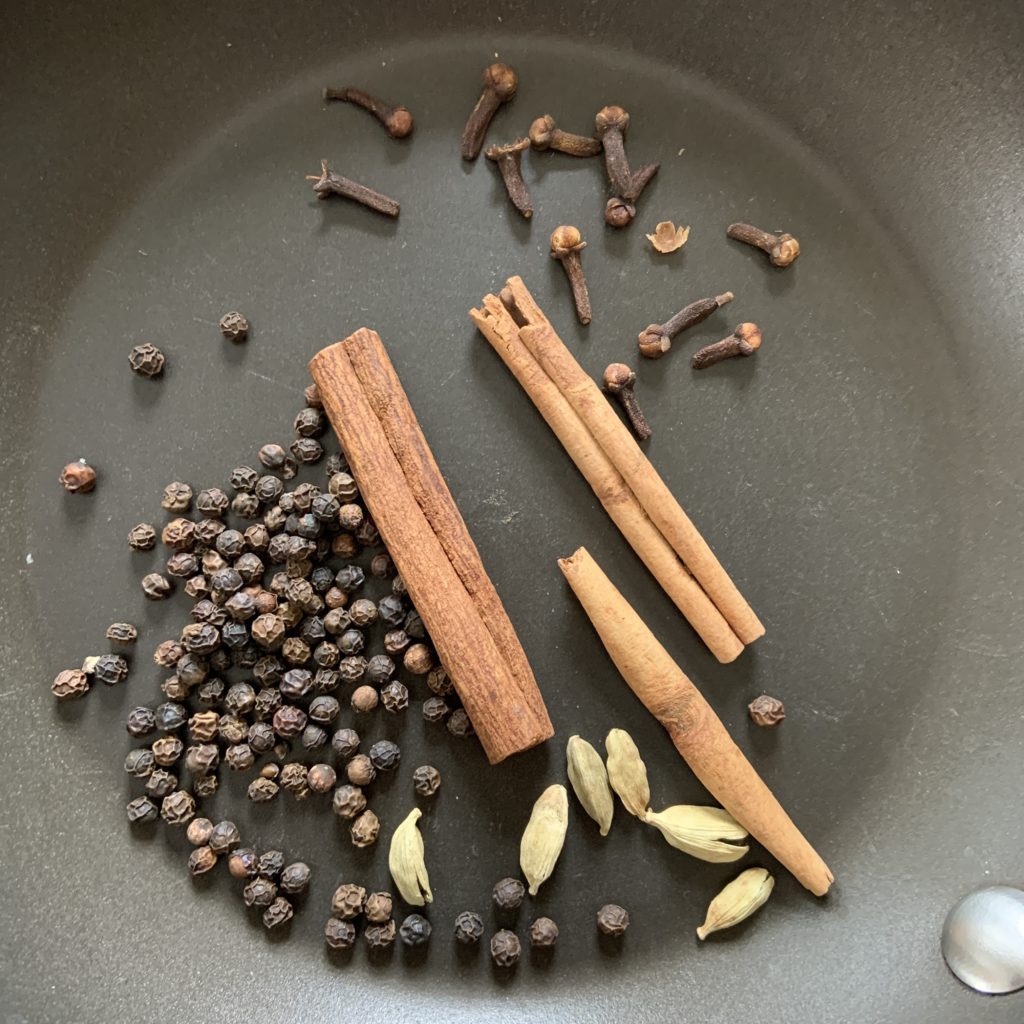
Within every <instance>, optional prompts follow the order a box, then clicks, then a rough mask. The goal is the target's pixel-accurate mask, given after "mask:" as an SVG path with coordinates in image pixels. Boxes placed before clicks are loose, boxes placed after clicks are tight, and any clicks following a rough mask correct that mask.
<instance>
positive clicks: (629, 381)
mask: <svg viewBox="0 0 1024 1024" xmlns="http://www.w3.org/2000/svg"><path fill="white" fill-rule="evenodd" d="M635 385H636V373H635V371H633V370H631V369H630V368H629V367H628V366H627V365H626V364H625V363H609V365H608V366H607V367H605V371H604V385H603V388H604V391H605V393H606V394H609V395H612V396H613V397H614V398H615V399H616V400H617V401H618V403H619V405H621V406H622V408H623V409H624V410H625V413H626V416H627V418H628V419H629V425H630V426H631V427H632V428H633V433H634V434H636V436H637V437H639V438H640V440H641V441H646V440H647V438H649V437H650V436H651V428H650V425H649V424H648V422H647V418H646V417H645V416H644V414H643V413H642V412H641V411H640V406H639V405H638V404H637V400H636V393H635V391H634V390H633V389H634V386H635Z"/></svg>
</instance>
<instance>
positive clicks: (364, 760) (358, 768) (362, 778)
mask: <svg viewBox="0 0 1024 1024" xmlns="http://www.w3.org/2000/svg"><path fill="white" fill-rule="evenodd" d="M345 775H346V777H347V778H348V781H349V782H351V783H352V785H354V786H368V785H369V784H370V783H371V782H373V780H374V779H375V778H376V777H377V769H376V768H374V766H373V762H372V761H371V760H370V758H369V757H367V756H366V754H356V755H355V757H353V758H352V760H351V761H349V763H348V764H347V765H345Z"/></svg>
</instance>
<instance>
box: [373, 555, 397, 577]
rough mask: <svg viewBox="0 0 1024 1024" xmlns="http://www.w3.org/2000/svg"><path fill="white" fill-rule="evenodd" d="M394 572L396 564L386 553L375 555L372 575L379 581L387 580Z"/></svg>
mask: <svg viewBox="0 0 1024 1024" xmlns="http://www.w3.org/2000/svg"><path fill="white" fill-rule="evenodd" d="M394 571H395V563H394V561H393V560H392V558H391V556H390V555H389V554H388V553H387V552H386V551H382V552H381V553H380V554H379V555H374V556H373V558H372V559H371V561H370V573H371V574H372V575H373V576H376V577H377V579H379V580H383V579H387V577H388V576H390V575H391V574H392V573H393V572H394Z"/></svg>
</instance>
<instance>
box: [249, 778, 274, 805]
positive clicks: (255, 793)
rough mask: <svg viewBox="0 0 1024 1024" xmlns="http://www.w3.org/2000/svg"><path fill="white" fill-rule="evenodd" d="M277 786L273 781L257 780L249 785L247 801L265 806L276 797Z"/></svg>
mask: <svg viewBox="0 0 1024 1024" xmlns="http://www.w3.org/2000/svg"><path fill="white" fill-rule="evenodd" d="M278 788H279V787H278V785H277V783H276V782H274V781H273V779H264V778H262V777H261V778H258V779H253V780H252V782H250V783H249V789H248V796H249V799H250V800H251V801H252V802H253V803H256V804H265V803H268V802H269V801H270V800H273V799H274V797H275V796H277V791H278Z"/></svg>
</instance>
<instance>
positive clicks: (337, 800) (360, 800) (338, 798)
mask: <svg viewBox="0 0 1024 1024" xmlns="http://www.w3.org/2000/svg"><path fill="white" fill-rule="evenodd" d="M331 808H332V809H333V811H334V813H335V814H336V815H338V817H339V818H344V819H345V820H346V821H351V820H352V819H353V818H356V817H358V816H359V815H360V814H362V813H363V811H365V810H366V797H365V796H363V791H362V790H361V789H360V788H359V787H358V786H349V785H345V786H339V787H338V788H337V789H336V790H335V791H334V797H333V798H332V800H331Z"/></svg>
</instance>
